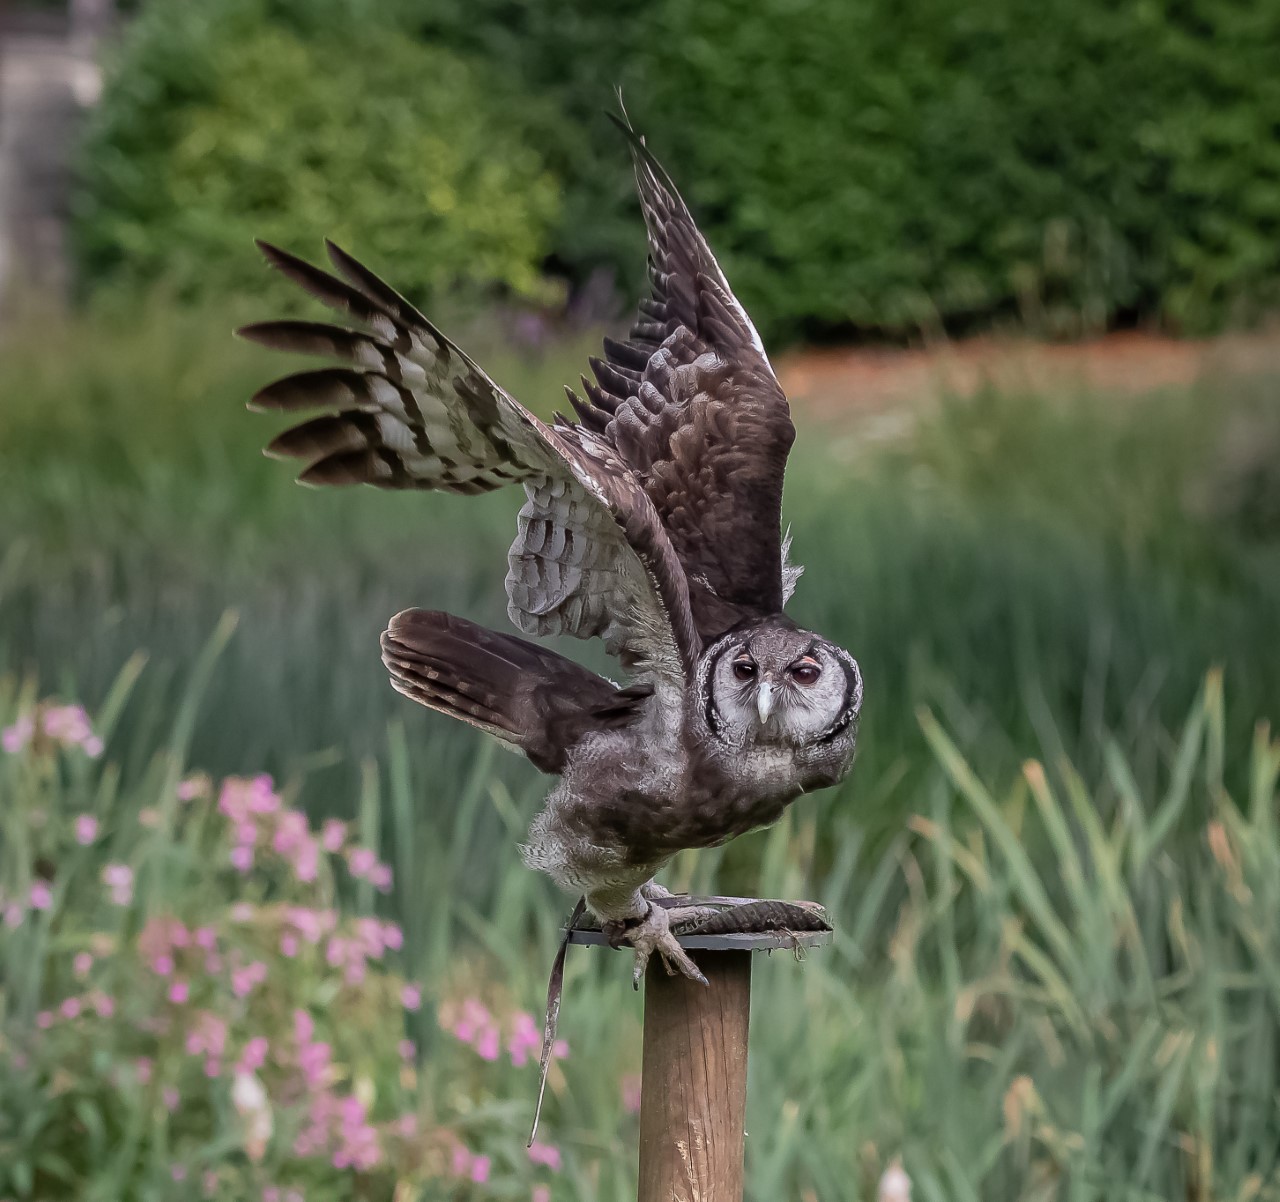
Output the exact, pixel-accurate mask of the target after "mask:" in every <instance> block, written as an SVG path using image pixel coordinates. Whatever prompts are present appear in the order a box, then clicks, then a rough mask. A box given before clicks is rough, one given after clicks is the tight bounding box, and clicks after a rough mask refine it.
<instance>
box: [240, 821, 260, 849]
mask: <svg viewBox="0 0 1280 1202" xmlns="http://www.w3.org/2000/svg"><path fill="white" fill-rule="evenodd" d="M257 841H258V828H257V827H256V826H254V825H253V823H252V822H238V823H236V842H237V843H239V844H240V845H241V846H243V847H252V846H253V845H254V844H255V843H257Z"/></svg>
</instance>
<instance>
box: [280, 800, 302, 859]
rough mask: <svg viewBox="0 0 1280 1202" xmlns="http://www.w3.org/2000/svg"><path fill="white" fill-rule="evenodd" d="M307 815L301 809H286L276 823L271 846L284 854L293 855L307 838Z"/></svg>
mask: <svg viewBox="0 0 1280 1202" xmlns="http://www.w3.org/2000/svg"><path fill="white" fill-rule="evenodd" d="M307 829H308V828H307V816H306V815H305V814H304V813H302V811H301V810H285V812H284V813H283V814H281V815H280V818H279V821H278V822H277V824H276V833H275V836H274V837H273V838H272V840H271V846H272V847H273V848H274V849H275V851H276V852H277V853H278V854H280V855H282V856H289V855H292V854H293V853H294V852H295V851H296V850H297V849H298V848H299V847H301V846H302V844H303V842H304V841H305V840H306V838H307Z"/></svg>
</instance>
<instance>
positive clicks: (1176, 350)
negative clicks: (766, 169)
mask: <svg viewBox="0 0 1280 1202" xmlns="http://www.w3.org/2000/svg"><path fill="white" fill-rule="evenodd" d="M777 369H778V375H779V378H780V379H781V381H782V386H783V388H784V389H785V390H786V392H787V395H788V396H789V397H791V399H792V400H794V401H796V402H797V403H798V404H801V405H804V406H805V407H806V408H808V409H809V410H810V411H811V412H817V413H819V414H821V415H824V416H831V417H839V416H841V415H850V416H853V415H860V416H871V415H874V414H879V413H884V412H886V411H890V410H898V409H901V408H902V407H904V406H905V407H914V406H916V405H917V404H920V403H928V402H929V401H931V400H936V399H938V398H939V397H941V396H945V395H959V396H968V395H971V394H973V393H974V392H977V391H979V390H980V389H981V388H983V387H995V388H999V389H1001V390H1004V391H1010V392H1015V391H1016V392H1026V393H1028V394H1037V393H1039V394H1044V393H1057V394H1062V393H1068V394H1069V393H1071V392H1077V391H1089V392H1100V393H1106V394H1113V395H1116V396H1135V395H1138V394H1141V393H1145V392H1151V391H1153V390H1157V389H1160V388H1167V387H1170V386H1186V385H1191V384H1195V383H1197V382H1199V381H1203V380H1212V379H1214V378H1219V377H1222V376H1224V375H1231V376H1253V375H1268V374H1277V375H1280V321H1277V322H1274V323H1272V324H1270V325H1268V326H1266V327H1264V328H1263V329H1260V330H1257V331H1252V332H1249V333H1239V334H1230V335H1225V336H1223V337H1220V338H1214V339H1199V340H1197V339H1177V338H1169V337H1165V336H1162V335H1158V334H1149V333H1143V332H1139V331H1126V332H1122V333H1115V334H1107V335H1105V336H1103V337H1101V338H1095V339H1090V340H1089V341H1087V342H1078V343H1044V342H1033V341H1030V340H1026V339H1014V338H996V337H983V338H974V339H970V340H967V341H964V342H955V343H950V342H949V343H943V344H940V345H937V346H933V347H927V348H922V349H898V348H886V347H865V348H864V347H854V348H844V349H834V350H806V351H797V352H793V353H789V354H786V355H783V356H780V357H779V360H778V363H777Z"/></svg>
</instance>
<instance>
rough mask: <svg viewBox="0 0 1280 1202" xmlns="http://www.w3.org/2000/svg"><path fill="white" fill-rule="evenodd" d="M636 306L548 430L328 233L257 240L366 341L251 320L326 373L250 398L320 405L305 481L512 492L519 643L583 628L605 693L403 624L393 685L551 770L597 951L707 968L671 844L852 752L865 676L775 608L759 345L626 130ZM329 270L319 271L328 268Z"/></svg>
mask: <svg viewBox="0 0 1280 1202" xmlns="http://www.w3.org/2000/svg"><path fill="white" fill-rule="evenodd" d="M619 125H620V127H621V128H622V130H623V132H624V134H625V135H626V137H627V139H628V142H629V144H630V147H631V153H632V157H633V160H634V163H635V170H636V183H637V187H638V190H639V194H640V202H641V207H642V209H643V211H644V218H645V225H646V227H647V229H648V237H649V281H650V285H651V293H650V295H649V296H648V297H646V298H645V299H643V300H642V301H641V302H640V312H639V316H638V318H637V320H636V322H635V324H634V325H633V326H632V329H631V333H630V336H629V338H628V339H627V340H626V341H625V342H617V341H614V340H613V339H609V338H606V339H605V342H604V352H605V354H604V357H603V358H602V359H592V360H591V370H592V375H593V377H594V378H593V379H589V378H587V377H585V376H584V377H583V379H582V392H583V395H582V396H579V395H577V394H576V393H574V392H573V391H572V390H566V391H568V394H569V400H570V402H571V403H572V406H573V409H574V411H575V413H576V415H577V419H578V420H577V421H576V422H574V421H570V420H569V419H567V418H564V417H561V416H557V417H556V419H555V421H554V422H552V423H551V424H547V423H545V422H543V421H540V420H539V419H538V418H537V417H536V416H534V415H533V414H532V413H531V412H529V410H527V409H525V408H524V406H522V405H521V404H520V403H519V402H518V401H517V400H515V399H514V398H513V397H511V396H510V395H509V394H508V393H506V392H504V391H503V390H502V389H501V388H500V387H498V385H497V384H495V383H494V382H493V381H492V380H491V379H490V378H489V377H488V376H487V375H486V374H485V373H484V372H483V371H482V370H481V369H480V368H479V367H478V366H477V365H476V364H475V363H474V362H473V361H472V360H471V359H470V358H469V357H468V356H467V355H466V354H465V353H464V352H463V351H461V350H460V349H459V348H458V347H457V346H455V345H454V344H453V343H452V342H451V341H450V340H449V339H448V338H446V337H445V336H444V335H443V334H442V333H441V332H440V331H439V330H437V329H436V328H435V326H433V325H432V324H431V322H430V321H428V320H427V318H426V317H424V316H423V315H422V314H421V313H420V312H418V310H417V309H415V308H414V307H413V306H412V305H410V304H409V303H408V302H407V301H406V300H405V299H404V298H403V297H401V296H400V295H399V294H398V293H396V292H395V291H393V290H392V289H391V288H390V287H388V286H387V285H386V284H385V283H383V282H382V280H380V279H379V278H378V277H377V276H375V275H374V274H373V273H372V272H370V271H369V270H368V269H367V268H365V267H363V266H362V265H361V264H360V263H358V262H356V260H355V259H353V258H351V256H350V255H348V254H347V253H346V252H344V251H342V250H340V249H338V247H336V246H334V245H333V244H332V243H326V246H327V249H328V255H329V260H330V263H331V264H332V267H333V273H331V272H328V271H324V270H322V269H320V268H318V267H313V266H312V265H310V264H309V263H306V262H304V261H303V260H301V259H298V258H296V257H295V256H293V255H291V254H288V253H287V252H285V251H282V250H279V249H277V248H275V247H272V246H268V245H266V244H260V245H261V248H262V251H263V253H264V254H265V255H266V257H267V259H268V260H269V261H270V262H271V264H272V265H273V266H274V267H276V268H278V269H279V270H280V271H282V272H283V273H284V274H285V275H286V276H288V277H289V278H290V279H292V280H294V281H295V282H296V283H298V284H299V285H300V286H301V287H302V288H304V289H305V290H306V291H308V292H309V293H311V294H312V295H313V296H315V297H316V298H317V299H318V300H320V301H322V302H324V303H325V304H326V305H329V306H330V307H331V308H334V309H336V310H338V311H340V312H342V313H344V314H345V315H346V316H347V317H349V318H350V319H352V320H353V321H354V322H355V323H356V324H357V325H358V326H359V327H362V328H360V329H350V328H347V327H344V326H336V325H328V324H322V323H316V322H304V321H274V322H263V323H259V324H256V325H251V326H246V327H245V328H244V329H242V330H241V331H240V333H241V334H242V335H243V336H244V337H246V338H249V339H251V340H253V341H255V342H259V343H262V344H264V345H266V346H270V347H274V348H277V349H280V350H286V351H301V352H306V353H312V354H317V355H320V356H322V357H324V358H327V359H332V360H337V361H339V362H340V363H342V364H343V365H344V366H341V367H326V368H321V369H319V370H315V371H306V372H300V373H297V374H295V375H291V376H287V377H285V378H284V379H282V380H279V381H277V382H276V383H274V384H270V385H268V386H267V387H266V388H263V389H262V390H261V391H259V392H258V393H257V394H256V395H255V396H254V397H253V399H252V400H251V401H250V407H251V408H254V409H259V410H267V411H275V410H280V411H286V412H293V411H298V410H318V411H321V415H320V416H316V417H312V418H310V419H309V420H307V421H305V422H303V423H302V424H301V425H297V426H294V427H292V428H290V429H288V430H286V431H285V432H284V433H283V434H281V435H279V436H278V437H277V438H276V439H275V440H274V441H273V442H272V443H271V444H270V445H269V446H268V447H267V453H268V454H270V455H278V456H285V457H290V458H298V459H302V460H304V461H306V463H307V467H306V468H305V469H304V471H303V472H302V474H301V476H300V477H299V478H300V479H301V480H303V481H304V482H306V483H310V484H357V483H363V484H374V485H377V486H378V487H381V488H420V489H442V490H444V491H447V492H457V493H479V492H488V491H491V490H493V489H496V488H501V487H504V486H506V485H508V484H519V485H521V486H522V487H523V489H524V492H525V503H524V506H523V507H522V508H521V510H520V514H519V519H518V532H517V534H516V538H515V541H514V543H512V546H511V551H510V553H509V555H508V572H507V579H506V590H507V598H508V606H507V613H508V615H509V616H510V618H511V620H512V622H513V623H514V624H515V626H516V627H517V628H518V629H519V630H521V631H522V632H523V633H525V634H528V635H536V636H546V635H572V636H575V637H577V638H584V639H585V638H597V637H598V638H600V639H602V640H603V641H604V644H605V646H606V648H607V649H608V650H609V651H610V653H612V654H613V655H615V656H617V657H618V658H619V659H620V660H621V662H622V664H623V665H624V666H625V667H626V668H627V669H628V671H629V672H630V673H631V675H632V682H631V683H630V684H629V685H628V686H626V687H622V688H620V687H618V686H617V685H614V684H612V683H611V682H609V681H607V680H605V679H604V678H603V677H601V676H598V675H596V674H595V673H594V672H591V671H589V670H587V669H586V668H583V667H581V666H579V665H578V664H576V663H573V662H572V661H571V660H568V659H566V658H565V657H563V656H561V655H558V654H556V653H555V652H553V651H551V650H549V649H547V648H545V647H541V646H539V645H538V644H536V643H532V642H529V641H528V640H526V639H523V638H518V637H516V636H514V635H510V634H503V633H500V632H497V631H492V630H487V629H485V628H484V627H481V626H477V625H476V624H474V623H472V622H468V621H466V620H465V619H463V618H458V617H454V616H451V615H449V614H444V613H434V612H428V611H424V610H414V609H410V610H405V611H404V612H403V613H400V614H397V615H396V616H395V617H394V618H393V619H392V620H391V624H390V626H389V627H388V629H387V630H386V632H385V633H384V634H383V636H382V659H383V662H384V664H385V665H386V667H387V669H388V670H389V672H390V673H391V683H392V685H393V687H394V688H396V689H397V690H398V691H399V692H401V693H403V694H404V695H405V696H406V697H409V698H411V699H412V700H414V701H418V702H420V703H421V704H423V705H425V706H428V707H429V708H431V709H434V710H437V711H439V712H441V713H445V714H450V715H452V716H453V717H455V718H461V719H462V720H463V721H465V722H469V723H470V724H471V725H473V726H477V727H479V728H480V729H482V730H485V731H487V732H489V733H490V734H492V735H494V736H495V737H496V738H498V739H500V740H502V742H504V743H505V744H507V745H508V746H509V747H512V748H513V749H515V750H517V751H520V752H523V753H524V754H525V755H526V756H527V757H528V758H529V759H530V761H531V762H532V763H533V764H535V765H536V766H537V767H538V768H540V769H542V770H543V771H544V772H548V773H552V774H555V775H557V776H559V777H560V779H559V781H558V782H557V784H556V785H555V787H554V788H553V789H552V791H551V793H550V794H549V796H548V797H547V800H546V804H545V805H544V807H543V809H542V810H541V812H540V813H539V814H538V815H537V816H536V817H535V818H534V820H533V824H532V826H531V828H530V831H529V838H528V842H527V844H526V845H525V847H524V855H525V859H526V861H527V862H528V863H529V864H530V865H531V866H533V867H535V868H539V869H542V870H543V871H545V872H547V873H549V874H550V875H551V876H552V877H553V878H554V879H555V880H556V881H557V882H558V883H559V884H560V885H562V886H563V887H565V888H567V889H572V890H574V891H576V892H581V893H582V894H583V895H585V897H586V901H587V904H588V906H589V907H590V908H591V909H592V911H593V912H594V913H595V914H596V915H597V916H598V917H599V918H600V920H601V923H602V925H603V927H604V929H605V931H606V932H607V933H608V934H609V935H610V937H611V938H612V939H613V940H614V941H615V942H627V943H629V944H631V945H632V946H633V947H634V948H635V951H636V968H635V972H636V977H637V979H638V978H639V975H640V973H642V972H643V970H644V966H645V964H646V962H647V961H648V959H649V957H650V956H651V954H652V953H653V952H654V951H657V952H658V953H659V954H660V955H661V956H662V958H663V960H664V961H665V962H666V963H667V965H668V967H669V968H672V967H674V968H678V969H679V970H680V971H682V972H684V973H685V974H686V975H687V976H690V977H693V978H695V979H701V974H700V973H699V971H698V969H697V967H696V966H695V965H694V963H693V962H692V960H690V959H689V957H688V956H687V955H686V954H685V953H684V951H683V949H682V948H681V947H680V945H679V943H678V942H677V941H676V938H675V936H674V934H673V933H672V932H673V931H674V930H678V929H679V928H680V925H681V924H682V923H687V922H690V921H694V920H696V919H698V918H700V917H702V913H703V912H702V911H698V910H696V909H694V908H691V907H685V908H681V907H678V906H675V907H671V906H667V907H664V906H661V905H658V904H656V903H657V901H658V900H659V899H662V898H664V897H666V896H667V895H666V891H665V890H664V889H662V887H661V886H659V885H657V884H656V882H655V881H654V875H655V873H656V872H657V871H658V870H659V869H660V868H661V867H662V866H663V865H664V864H665V863H666V862H667V861H668V860H669V859H670V858H671V857H672V856H673V855H674V854H675V853H676V852H678V851H680V850H681V849H683V848H695V847H710V846H714V845H716V844H719V843H723V842H725V841H726V840H728V839H732V838H733V837H735V836H736V835H740V834H742V833H744V832H745V831H748V830H751V829H753V828H755V827H758V826H763V825H766V824H768V823H770V822H773V821H775V820H776V819H777V818H778V817H779V816H780V815H781V814H782V812H783V810H784V809H785V808H786V807H787V805H789V804H790V803H791V802H792V801H793V800H795V798H796V797H798V796H799V795H800V794H801V793H805V792H809V791H811V790H813V789H819V788H823V787H825V786H827V785H832V784H835V783H836V782H837V781H839V780H840V779H841V778H842V777H843V776H844V775H845V774H846V772H847V771H848V770H849V767H850V765H851V763H852V761H853V754H854V746H855V741H856V736H857V727H858V714H859V710H860V708H861V704H862V679H861V675H860V674H859V671H858V666H857V663H856V662H855V661H854V659H853V657H852V656H850V655H849V653H848V652H847V651H845V650H843V649H842V648H840V647H837V646H836V645H835V644H833V643H831V642H830V641H828V640H827V639H824V638H822V637H821V636H820V635H817V634H814V633H812V632H810V631H806V630H802V629H800V628H799V627H798V626H796V624H795V623H793V622H792V621H791V620H790V619H789V618H787V617H786V616H785V615H784V614H783V606H784V605H785V603H786V601H787V600H788V598H789V597H790V594H791V590H792V589H793V588H794V585H795V580H796V578H797V577H798V575H799V571H800V570H799V569H798V568H795V567H792V566H791V565H790V564H788V562H787V555H786V550H787V548H786V541H785V540H784V539H783V537H782V527H781V511H782V483H783V474H784V471H785V467H786V460H787V453H788V451H789V450H790V448H791V444H792V442H793V441H794V439H795V427H794V426H793V425H792V423H791V415H790V410H789V408H788V405H787V400H786V397H785V395H784V394H783V392H782V389H781V387H780V386H779V384H778V381H777V378H776V377H775V375H774V373H773V369H772V367H771V366H770V364H769V359H768V357H767V355H766V354H765V350H764V346H763V344H762V343H761V340H760V336H759V334H758V333H757V332H756V329H755V327H754V326H753V325H752V323H751V319H750V318H749V317H748V316H747V314H746V311H745V310H744V309H743V308H742V306H741V305H740V304H739V303H738V301H737V299H736V298H735V297H734V295H733V293H732V291H730V289H729V285H728V282H727V281H726V279H725V277H724V274H723V272H722V271H721V270H720V267H719V265H718V264H717V263H716V260H715V258H714V257H713V256H712V254H711V251H710V249H709V248H708V246H707V243H706V241H705V239H704V238H703V237H702V235H701V234H700V233H699V232H698V228H697V226H696V225H695V224H694V221H693V218H692V217H691V216H690V214H689V210H688V208H687V207H686V206H685V204H684V201H683V200H681V198H680V195H679V193H678V192H677V191H676V188H675V186H674V185H673V184H672V182H671V180H670V178H669V177H668V176H667V174H666V172H665V171H664V170H663V169H662V167H661V166H660V165H659V164H658V162H657V160H656V159H654V157H653V156H652V154H651V153H650V152H649V150H648V148H647V147H646V146H645V144H644V142H643V141H642V140H641V139H640V138H639V137H637V136H636V134H635V133H634V132H633V131H632V130H631V128H630V126H629V125H627V124H625V123H624V122H619ZM334 273H336V274H334Z"/></svg>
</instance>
